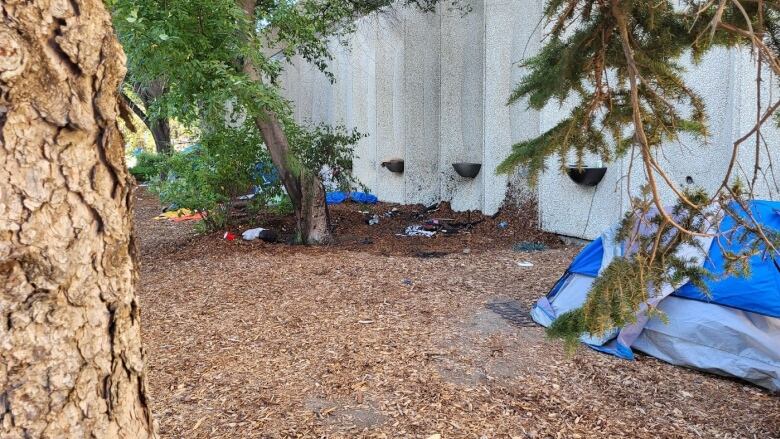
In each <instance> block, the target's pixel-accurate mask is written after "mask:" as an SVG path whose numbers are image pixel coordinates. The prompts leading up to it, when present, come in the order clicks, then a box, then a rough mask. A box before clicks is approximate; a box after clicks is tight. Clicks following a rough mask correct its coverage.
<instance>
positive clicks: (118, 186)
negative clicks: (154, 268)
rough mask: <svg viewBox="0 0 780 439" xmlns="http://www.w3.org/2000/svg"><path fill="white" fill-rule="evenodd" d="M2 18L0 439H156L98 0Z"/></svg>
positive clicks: (28, 8) (113, 62) (117, 64)
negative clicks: (30, 438) (149, 401)
mask: <svg viewBox="0 0 780 439" xmlns="http://www.w3.org/2000/svg"><path fill="white" fill-rule="evenodd" d="M0 11H2V14H0V437H51V438H60V437H62V438H81V437H99V438H104V437H105V438H114V437H123V438H147V437H153V436H154V429H153V422H152V417H151V414H150V412H149V408H148V404H147V398H146V389H145V373H144V356H143V351H142V349H141V335H140V322H139V309H138V305H137V302H136V298H135V295H134V288H135V284H136V279H137V269H136V262H135V250H134V244H133V240H132V237H131V229H132V219H131V208H132V206H131V203H132V192H131V191H132V186H131V179H130V176H129V174H128V172H127V169H126V167H125V162H124V146H123V139H122V135H121V133H120V131H119V127H118V125H117V123H116V117H117V113H118V105H117V97H118V90H119V85H120V83H121V81H122V78H123V76H124V74H125V67H124V62H125V57H124V54H123V52H122V49H121V47H120V46H119V43H118V42H117V40H116V38H115V36H114V34H113V30H112V28H111V18H110V16H109V15H108V13H107V12H106V10H105V6H104V4H103V1H102V0H70V1H56V2H55V1H48V0H27V1H24V2H21V1H3V2H0Z"/></svg>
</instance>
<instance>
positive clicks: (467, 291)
mask: <svg viewBox="0 0 780 439" xmlns="http://www.w3.org/2000/svg"><path fill="white" fill-rule="evenodd" d="M341 209H343V211H344V212H347V211H355V210H356V209H358V208H357V207H355V206H354V205H352V206H344V207H342V208H341ZM136 212H137V213H136V226H137V228H136V230H137V233H138V238H139V241H140V245H141V263H142V267H141V268H142V271H141V285H140V298H141V305H142V312H143V329H144V342H145V348H146V352H147V365H148V370H149V371H148V375H149V381H150V387H151V398H152V407H153V411H154V414H155V417H156V418H157V420H158V422H159V426H160V433H161V435H162V436H163V437H170V438H181V437H188V438H189V437H193V438H195V437H197V438H243V437H253V438H254V437H257V438H266V437H267V438H281V437H329V438H352V437H367V438H369V437H370V438H406V437H414V438H429V437H431V436H434V435H440V437H441V438H444V439H447V438H483V437H484V438H547V437H550V438H594V437H621V438H622V437H639V438H643V437H648V438H649V437H665V438H677V437H680V438H682V437H686V438H687V437H707V438H709V437H723V438H732V437H750V438H770V437H780V398H778V397H777V396H773V395H770V394H768V393H767V392H764V391H762V390H761V389H758V388H756V387H753V386H750V385H747V384H744V383H742V382H739V381H736V380H730V379H724V378H720V377H716V376H713V375H709V374H704V373H700V372H696V371H691V370H687V369H684V368H680V367H675V366H672V365H669V364H666V363H662V362H660V361H657V360H655V359H653V358H650V357H645V356H640V357H639V360H638V361H635V362H628V361H624V360H620V359H616V358H613V357H610V356H607V355H603V354H598V353H595V352H592V351H590V350H587V349H580V350H578V351H577V353H576V354H575V355H573V356H572V355H567V354H566V353H565V352H564V350H563V347H562V345H561V344H560V343H558V342H555V341H550V340H547V339H546V338H545V335H544V331H543V330H542V329H541V328H538V327H520V326H514V325H512V324H510V323H509V322H508V321H507V320H504V319H503V318H501V317H500V316H498V315H497V314H496V313H494V312H493V311H490V310H489V309H488V308H486V304H488V303H490V302H492V301H497V300H512V299H514V300H517V301H519V302H520V303H522V304H523V305H525V306H526V307H529V306H530V305H531V304H532V303H533V301H534V300H535V299H536V298H537V297H539V296H540V295H542V294H544V293H546V292H547V290H548V289H549V288H550V286H551V285H552V284H553V283H554V282H555V280H557V278H558V277H559V276H560V275H561V274H562V273H563V271H564V270H565V268H566V266H567V265H568V263H569V261H570V260H571V258H572V257H573V256H574V255H575V254H576V252H577V250H578V249H577V248H566V247H559V248H553V249H551V250H547V251H543V252H536V253H516V252H513V251H511V250H510V249H508V248H509V247H511V245H512V244H513V243H514V242H517V241H518V240H521V239H523V236H521V235H522V233H520V232H518V229H517V228H514V229H511V230H510V231H509V232H506V233H509V234H510V235H508V236H507V237H503V238H502V236H501V235H500V233H504V231H501V232H496V233H499V235H497V236H493V237H491V233H493V232H492V230H493V228H495V227H494V226H495V224H494V223H490V227H491V228H488V227H487V226H481V227H484V229H483V232H484V233H483V234H482V235H480V236H475V235H476V234H477V233H478V232H479V229H477V230H475V231H473V232H472V233H471V234H463V235H457V236H454V237H449V238H446V241H444V240H442V239H437V238H433V239H430V240H429V241H424V240H426V239H428V238H407V237H396V236H394V235H392V234H390V231H389V230H388V231H387V232H388V233H387V234H386V236H383V237H378V236H373V237H371V239H370V241H371V242H372V243H371V244H364V245H365V246H366V247H365V248H362V247H361V246H360V245H358V244H357V243H359V242H363V241H361V240H360V234H361V233H366V234H367V233H374V234H379V230H381V229H376V231H375V230H373V229H372V230H369V229H362V227H366V228H367V227H370V226H368V225H362V224H361V225H360V227H361V229H359V230H358V231H355V230H350V231H349V232H344V231H343V228H344V227H346V226H345V225H344V221H345V219H344V218H347V217H348V215H346V214H345V215H344V216H340V217H339V218H340V219H339V221H340V223H339V224H340V225H339V227H340V228H342V236H343V235H344V234H346V233H352V234H354V235H355V236H356V238H355V239H354V240H353V241H350V243H349V244H342V245H336V246H331V247H324V248H305V247H296V246H290V245H286V244H275V245H272V244H265V243H261V242H252V243H243V242H240V241H235V242H226V241H223V240H221V239H219V238H218V236H217V235H216V234H215V235H212V236H204V237H195V236H194V235H193V233H192V231H191V227H192V226H191V225H189V224H184V223H180V224H172V223H166V222H155V221H152V220H151V218H152V217H154V216H155V215H157V214H158V213H159V205H158V204H157V203H156V200H154V199H153V198H152V197H151V196H149V195H146V194H144V193H141V194H140V195H139V202H138V206H137V210H136ZM358 220H359V219H358ZM499 220H500V218H499ZM491 221H492V219H491ZM496 221H498V220H496ZM510 222H511V221H510ZM260 225H263V224H260ZM380 225H381V223H380ZM399 225H400V223H399ZM356 227H357V226H356ZM393 227H395V226H393ZM361 230H362V231H363V232H361ZM337 231H338V230H337ZM529 233H530V232H529ZM531 239H534V240H539V239H542V240H543V239H548V238H544V237H542V238H540V237H539V236H533V237H532V238H531ZM401 240H415V241H413V243H412V244H410V243H409V242H406V243H404V244H398V246H397V247H396V246H394V245H393V243H394V242H399V241H401ZM366 242H367V241H366ZM376 242H379V243H380V244H381V246H379V244H376ZM377 246H379V247H377ZM380 247H381V248H380ZM466 248H468V251H467V252H466V253H464V252H463V250H464V249H466ZM456 251H457V252H456ZM420 252H422V253H420ZM447 253H448V254H447ZM415 255H417V256H415ZM419 256H426V257H419ZM431 256H432V257H431ZM518 262H531V263H532V264H533V266H532V267H521V266H518ZM434 437H435V436H434Z"/></svg>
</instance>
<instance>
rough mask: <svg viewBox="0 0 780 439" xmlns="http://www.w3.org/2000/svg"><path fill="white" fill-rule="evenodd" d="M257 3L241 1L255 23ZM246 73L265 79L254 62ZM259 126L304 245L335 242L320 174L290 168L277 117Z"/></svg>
mask: <svg viewBox="0 0 780 439" xmlns="http://www.w3.org/2000/svg"><path fill="white" fill-rule="evenodd" d="M256 4H257V1H256V0H240V5H241V7H242V8H243V9H244V12H245V13H246V14H247V17H249V19H250V20H251V21H254V17H255V6H256ZM244 73H246V74H247V76H249V78H250V79H251V80H253V81H257V82H261V81H262V78H261V77H260V73H259V72H258V71H257V69H256V68H255V66H254V65H253V64H252V62H251V61H246V62H245V63H244ZM255 125H256V126H257V129H258V130H260V133H261V134H262V136H263V142H265V146H266V148H268V152H269V153H270V154H271V160H272V161H273V163H274V166H275V167H276V170H277V171H278V172H279V178H280V179H281V180H282V184H283V185H284V187H285V189H286V190H287V194H288V195H289V196H290V199H291V200H292V203H293V206H294V207H295V217H296V219H297V223H298V224H297V226H298V234H299V235H300V238H301V242H303V243H304V244H326V243H329V242H330V241H331V240H332V236H331V233H330V219H329V216H328V205H327V203H326V202H325V188H324V187H323V185H322V181H321V180H320V178H319V176H318V175H311V174H309V173H307V172H306V171H305V170H301V172H300V175H296V173H294V172H293V171H292V167H291V166H290V161H289V157H290V144H289V142H288V140H287V136H286V135H285V133H284V127H282V124H281V123H280V122H279V119H278V118H277V117H276V115H275V114H273V113H271V112H269V111H266V112H265V115H264V116H263V117H258V118H256V119H255Z"/></svg>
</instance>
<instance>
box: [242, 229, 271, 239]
mask: <svg viewBox="0 0 780 439" xmlns="http://www.w3.org/2000/svg"><path fill="white" fill-rule="evenodd" d="M266 230H268V229H264V228H262V227H258V228H256V229H249V230H247V231H246V232H244V233H242V234H241V238H243V239H244V241H254V240H255V239H258V238H260V236H261V235H262V234H263V232H265V231H266Z"/></svg>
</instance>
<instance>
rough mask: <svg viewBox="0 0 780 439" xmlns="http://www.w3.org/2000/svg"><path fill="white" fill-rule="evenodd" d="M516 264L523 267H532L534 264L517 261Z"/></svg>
mask: <svg viewBox="0 0 780 439" xmlns="http://www.w3.org/2000/svg"><path fill="white" fill-rule="evenodd" d="M517 266H518V267H525V268H528V267H533V266H534V264H532V263H530V262H518V263H517Z"/></svg>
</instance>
